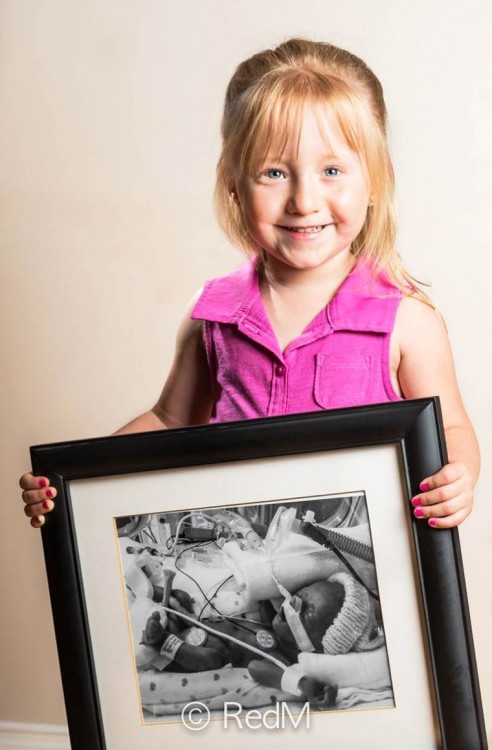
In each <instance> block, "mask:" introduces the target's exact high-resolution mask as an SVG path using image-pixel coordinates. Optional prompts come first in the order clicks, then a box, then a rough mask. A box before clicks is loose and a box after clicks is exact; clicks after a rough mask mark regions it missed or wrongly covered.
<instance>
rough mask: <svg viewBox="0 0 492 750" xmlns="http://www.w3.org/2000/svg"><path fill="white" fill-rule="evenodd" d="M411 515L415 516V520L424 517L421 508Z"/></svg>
mask: <svg viewBox="0 0 492 750" xmlns="http://www.w3.org/2000/svg"><path fill="white" fill-rule="evenodd" d="M413 515H414V516H417V518H422V516H423V515H424V511H423V510H422V508H415V510H414V511H413Z"/></svg>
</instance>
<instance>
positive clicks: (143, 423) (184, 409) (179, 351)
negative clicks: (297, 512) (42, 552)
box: [19, 300, 213, 528]
mask: <svg viewBox="0 0 492 750" xmlns="http://www.w3.org/2000/svg"><path fill="white" fill-rule="evenodd" d="M193 304H194V300H192V302H191V303H190V306H189V307H188V309H187V311H186V313H185V316H184V318H183V321H182V323H181V325H180V327H179V331H178V335H177V339H176V352H175V357H174V361H173V364H172V367H171V372H170V373H169V376H168V378H167V380H166V383H165V385H164V388H163V390H162V393H161V396H160V398H159V400H158V402H157V403H156V405H155V406H154V407H153V408H152V409H151V410H149V411H146V412H144V413H143V414H140V415H139V416H138V417H136V418H135V419H132V421H131V422H128V424H126V425H124V426H123V427H121V428H120V429H119V430H117V431H116V432H115V433H114V434H115V435H126V434H130V433H135V432H149V431H152V430H163V429H166V428H171V427H184V426H186V425H192V424H201V423H204V422H208V420H209V418H210V415H211V412H212V406H213V400H212V390H211V382H210V374H209V370H208V364H207V357H206V353H205V348H204V344H203V331H202V323H201V321H196V320H191V318H190V313H191V308H192V306H193ZM19 484H20V486H21V488H22V490H23V493H22V499H23V501H24V503H25V506H24V512H25V514H26V515H27V516H28V517H29V518H30V519H31V525H32V526H35V527H36V528H38V527H40V526H42V525H43V523H44V514H45V513H49V512H50V511H52V510H53V508H54V502H53V500H54V499H55V497H56V489H55V488H54V487H50V484H49V480H48V478H47V477H35V476H33V475H32V474H31V473H27V474H24V475H23V476H22V477H21V479H20V482H19Z"/></svg>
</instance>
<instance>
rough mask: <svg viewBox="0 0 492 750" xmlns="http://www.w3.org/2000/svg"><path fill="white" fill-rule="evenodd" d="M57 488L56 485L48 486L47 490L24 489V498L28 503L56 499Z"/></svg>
mask: <svg viewBox="0 0 492 750" xmlns="http://www.w3.org/2000/svg"><path fill="white" fill-rule="evenodd" d="M55 497H56V490H55V488H54V487H47V489H45V490H24V492H23V493H22V499H23V500H24V502H25V503H26V504H27V505H30V504H32V503H41V502H43V501H44V500H54V498H55Z"/></svg>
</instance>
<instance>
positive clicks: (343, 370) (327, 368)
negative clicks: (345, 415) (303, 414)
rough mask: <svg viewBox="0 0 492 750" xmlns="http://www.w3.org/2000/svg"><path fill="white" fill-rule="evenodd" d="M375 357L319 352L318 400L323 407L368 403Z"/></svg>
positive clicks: (316, 396)
mask: <svg viewBox="0 0 492 750" xmlns="http://www.w3.org/2000/svg"><path fill="white" fill-rule="evenodd" d="M371 364H372V362H371V357H355V358H354V357H329V356H327V355H326V354H317V355H316V369H315V376H314V400H315V401H316V403H317V404H318V406H321V407H322V408H323V409H335V408H341V407H344V406H360V405H362V404H365V403H367V399H368V393H369V389H370V384H371Z"/></svg>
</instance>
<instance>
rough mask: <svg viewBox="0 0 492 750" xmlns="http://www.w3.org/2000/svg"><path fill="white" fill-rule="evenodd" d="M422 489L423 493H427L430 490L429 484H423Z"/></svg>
mask: <svg viewBox="0 0 492 750" xmlns="http://www.w3.org/2000/svg"><path fill="white" fill-rule="evenodd" d="M420 489H421V490H422V492H427V490H428V489H429V485H428V484H427V482H421V483H420Z"/></svg>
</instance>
